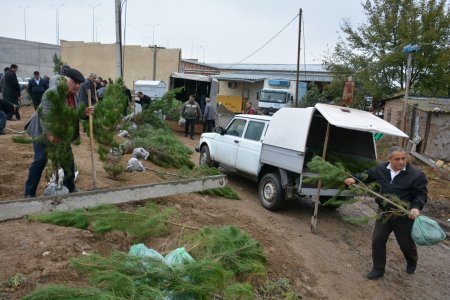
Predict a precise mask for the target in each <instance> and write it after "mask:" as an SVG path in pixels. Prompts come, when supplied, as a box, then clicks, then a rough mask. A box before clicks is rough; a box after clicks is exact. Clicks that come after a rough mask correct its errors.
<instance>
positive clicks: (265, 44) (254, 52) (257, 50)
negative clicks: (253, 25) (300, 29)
mask: <svg viewBox="0 0 450 300" xmlns="http://www.w3.org/2000/svg"><path fill="white" fill-rule="evenodd" d="M297 17H298V14H297V15H296V16H295V17H294V18H293V19H292V20H291V21H289V23H287V24H286V26H284V27H283V28H281V30H280V31H278V32H277V33H276V34H275V35H274V36H273V37H272V38H270V40H268V41H267V42H266V43H264V44H263V45H262V46H261V47H259V48H258V49H256V50H255V51H253V53H251V54H250V55H249V56H247V57H245V58H244V59H241V60H240V61H238V62H237V63H235V64H232V65H230V66H226V67H224V69H228V68H232V67H234V66H235V65H237V64H240V63H241V62H243V61H244V60H246V59H248V58H250V57H252V56H253V55H255V54H256V53H257V52H259V51H260V50H261V49H262V48H264V47H265V46H267V44H269V43H270V42H271V41H272V40H273V39H274V38H276V37H277V36H278V35H279V34H280V33H281V32H283V30H285V29H286V28H287V27H288V26H289V25H291V23H292V22H294V21H295V19H297Z"/></svg>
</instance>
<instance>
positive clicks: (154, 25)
mask: <svg viewBox="0 0 450 300" xmlns="http://www.w3.org/2000/svg"><path fill="white" fill-rule="evenodd" d="M148 26H152V27H153V38H152V39H153V41H152V44H153V46H155V27H156V26H159V24H148Z"/></svg>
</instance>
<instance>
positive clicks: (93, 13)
mask: <svg viewBox="0 0 450 300" xmlns="http://www.w3.org/2000/svg"><path fill="white" fill-rule="evenodd" d="M100 5H101V4H96V5H89V7H91V8H92V42H94V32H95V8H96V7H99V6H100Z"/></svg>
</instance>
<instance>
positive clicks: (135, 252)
mask: <svg viewBox="0 0 450 300" xmlns="http://www.w3.org/2000/svg"><path fill="white" fill-rule="evenodd" d="M128 255H131V256H137V257H150V258H153V259H158V260H161V261H164V256H162V255H161V254H159V252H158V251H156V250H154V249H151V248H147V247H146V246H145V245H144V244H137V245H133V246H131V248H130V251H129V252H128Z"/></svg>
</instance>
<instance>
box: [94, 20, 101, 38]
mask: <svg viewBox="0 0 450 300" xmlns="http://www.w3.org/2000/svg"><path fill="white" fill-rule="evenodd" d="M100 26H102V24H97V25H95V41H96V42H98V27H100Z"/></svg>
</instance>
